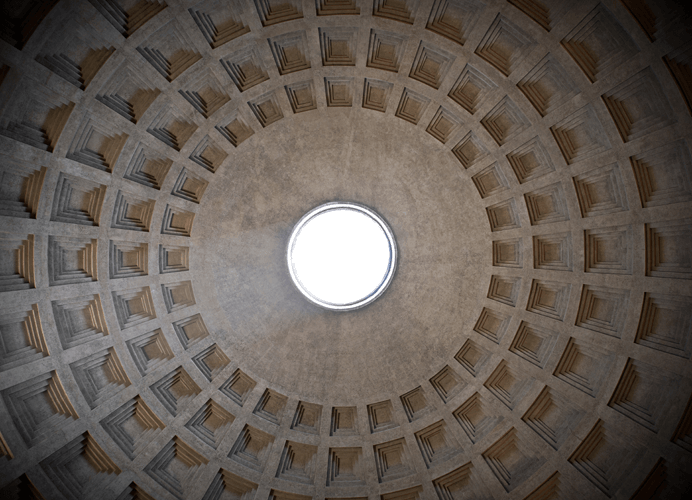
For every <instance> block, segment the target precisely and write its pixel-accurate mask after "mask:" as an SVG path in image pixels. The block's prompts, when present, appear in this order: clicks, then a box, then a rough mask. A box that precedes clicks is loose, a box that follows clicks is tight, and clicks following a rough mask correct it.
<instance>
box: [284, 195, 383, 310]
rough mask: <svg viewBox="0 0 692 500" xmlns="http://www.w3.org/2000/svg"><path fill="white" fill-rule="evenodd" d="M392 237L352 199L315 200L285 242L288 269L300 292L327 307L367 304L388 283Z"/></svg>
mask: <svg viewBox="0 0 692 500" xmlns="http://www.w3.org/2000/svg"><path fill="white" fill-rule="evenodd" d="M395 265H396V243H395V242H394V236H393V235H392V231H391V230H390V229H389V226H387V224H386V223H385V222H384V220H382V218H381V217H380V216H379V215H377V214H376V213H375V212H373V211H372V210H370V209H368V208H366V207H364V206H362V205H357V204H355V203H344V202H334V203H327V204H325V205H320V206H319V207H317V208H315V209H313V210H311V211H310V212H308V213H307V214H305V215H304V216H303V218H301V219H300V221H298V224H296V226H295V227H294V228H293V232H292V233H291V238H290V240H289V242H288V269H289V271H290V273H291V278H292V279H293V282H294V283H295V285H296V287H297V288H298V290H300V292H301V293H302V294H303V295H305V296H306V297H307V298H308V299H309V300H310V301H312V302H314V303H315V304H317V305H319V306H322V307H325V308H327V309H334V310H339V311H346V310H351V309H357V308H359V307H363V306H364V305H366V304H369V303H370V302H372V301H373V300H375V299H376V298H377V297H379V296H380V295H381V294H382V292H384V291H385V289H386V288H387V286H388V285H389V283H390V281H391V279H392V276H393V275H394V269H395Z"/></svg>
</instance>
